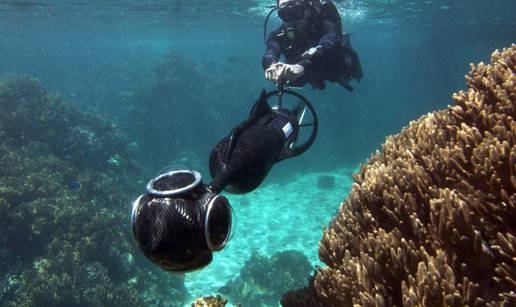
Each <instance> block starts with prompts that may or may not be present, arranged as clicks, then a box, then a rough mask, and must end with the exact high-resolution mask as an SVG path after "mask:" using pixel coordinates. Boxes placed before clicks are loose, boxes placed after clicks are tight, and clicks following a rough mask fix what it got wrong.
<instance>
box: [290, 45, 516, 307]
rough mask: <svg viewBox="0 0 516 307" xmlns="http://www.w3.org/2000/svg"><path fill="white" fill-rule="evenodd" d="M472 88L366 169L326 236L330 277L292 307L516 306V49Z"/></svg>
mask: <svg viewBox="0 0 516 307" xmlns="http://www.w3.org/2000/svg"><path fill="white" fill-rule="evenodd" d="M466 80H467V83H468V87H469V89H468V90H467V91H465V92H464V91H461V92H459V93H457V94H455V95H454V96H453V99H454V100H455V105H453V106H450V107H448V108H447V109H445V110H442V111H437V112H434V113H432V114H428V115H426V116H423V117H421V118H420V119H419V120H417V121H414V122H411V123H410V125H409V126H408V127H407V128H405V129H403V130H402V131H401V133H400V134H398V135H395V136H392V137H389V138H388V139H387V141H386V143H385V144H384V145H383V148H382V151H381V153H377V154H376V155H375V156H373V157H372V158H371V159H370V160H369V162H368V163H367V164H365V165H363V166H362V168H361V171H360V173H359V174H356V176H355V183H354V185H353V189H352V191H351V193H350V195H349V197H348V198H347V199H346V200H345V201H344V203H343V204H342V205H341V207H340V212H339V213H338V214H337V216H336V217H335V218H334V219H333V221H332V223H331V225H330V227H329V228H328V229H327V230H325V231H324V235H323V239H322V241H321V243H320V248H319V256H320V258H321V260H322V261H324V262H325V263H326V265H327V267H325V268H323V269H321V270H319V271H318V272H317V273H316V275H315V278H314V280H313V281H312V282H311V283H310V285H309V286H308V287H306V288H305V289H302V290H299V291H297V292H290V293H288V294H287V295H285V296H284V298H283V301H282V303H283V305H284V306H311V307H313V306H352V305H353V306H514V305H515V304H516V293H515V289H516V263H515V262H516V260H515V259H516V223H515V222H514V221H516V194H515V191H516V144H515V141H516V139H515V138H516V122H515V121H514V119H515V118H516V45H512V47H511V48H508V49H504V50H503V51H502V52H499V51H495V52H494V53H493V54H492V56H491V64H490V65H485V64H483V63H481V64H479V65H477V66H476V67H475V66H473V65H472V68H471V71H470V73H469V75H468V76H466Z"/></svg>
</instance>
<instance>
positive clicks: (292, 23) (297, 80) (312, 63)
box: [262, 0, 363, 91]
mask: <svg viewBox="0 0 516 307" xmlns="http://www.w3.org/2000/svg"><path fill="white" fill-rule="evenodd" d="M274 10H277V11H278V16H279V18H280V19H281V20H282V24H281V25H280V26H279V27H278V28H277V29H275V30H274V31H272V32H271V33H270V34H269V35H268V37H267V39H266V42H265V43H266V51H265V54H264V56H263V58H262V66H263V69H264V70H265V78H266V79H268V80H271V81H274V82H276V83H277V84H282V83H287V84H288V85H289V86H304V85H305V84H307V83H310V84H311V85H312V86H313V87H314V88H318V89H324V88H325V84H324V82H325V81H330V82H334V83H338V84H340V85H341V86H343V87H344V88H346V89H347V90H349V91H352V90H353V87H352V86H351V85H349V84H348V83H349V82H350V81H351V80H352V79H356V80H357V81H360V80H361V79H362V77H363V73H362V67H361V65H360V59H359V56H358V54H357V52H356V51H355V50H354V49H353V48H352V47H351V43H350V35H349V34H347V33H343V32H342V26H341V20H340V14H339V12H338V10H337V8H336V7H335V4H334V3H333V2H332V1H331V0H278V1H277V6H276V7H274V9H273V10H271V12H269V15H268V16H267V18H266V21H265V33H266V28H267V22H268V19H269V17H270V14H271V13H272V12H273V11H274ZM264 35H265V34H264ZM281 55H283V56H284V58H285V63H283V62H280V61H279V60H280V56H281Z"/></svg>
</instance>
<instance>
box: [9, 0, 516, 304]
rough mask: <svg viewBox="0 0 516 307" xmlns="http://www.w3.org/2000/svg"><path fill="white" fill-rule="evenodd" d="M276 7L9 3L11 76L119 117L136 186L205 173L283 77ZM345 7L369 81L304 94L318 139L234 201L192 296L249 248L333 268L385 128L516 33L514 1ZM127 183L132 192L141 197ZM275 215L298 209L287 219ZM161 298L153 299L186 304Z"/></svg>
mask: <svg viewBox="0 0 516 307" xmlns="http://www.w3.org/2000/svg"><path fill="white" fill-rule="evenodd" d="M272 2H273V1H258V0H255V1H235V0H231V1H229V0H224V1H222V0H219V1H206V0H195V1H134V0H126V1H98V0H95V1H64V0H60V1H58V0H46V1H15V0H13V1H0V76H2V75H7V74H17V75H18V74H27V75H30V76H32V77H34V78H36V79H37V80H39V81H40V83H41V84H42V85H43V87H44V88H46V89H47V90H49V91H50V92H54V93H59V95H60V96H61V97H62V98H63V100H64V101H65V103H67V104H70V105H74V106H75V107H77V108H78V109H79V110H81V111H83V112H93V113H96V114H101V115H102V116H105V117H106V118H108V119H109V120H111V121H112V122H113V123H114V124H115V125H116V126H117V127H119V129H120V131H121V133H122V134H123V135H124V138H125V139H126V141H127V143H128V144H129V145H128V146H129V153H130V155H131V157H132V158H133V159H135V161H137V162H138V163H139V165H140V166H141V167H142V174H145V175H141V176H140V178H139V182H137V183H136V184H135V185H136V186H141V187H142V188H143V185H142V183H144V182H146V181H147V180H148V179H149V178H148V175H149V174H154V173H156V172H157V171H158V170H159V169H160V168H161V167H164V166H166V165H170V164H182V165H188V166H190V167H192V168H195V169H196V170H198V171H200V172H201V173H202V174H203V176H204V177H205V179H206V180H208V177H209V172H208V169H207V167H208V165H207V160H208V157H209V153H210V150H211V148H212V146H213V145H214V144H215V143H216V142H217V141H218V140H219V139H220V138H221V137H223V136H224V135H225V134H226V133H228V132H229V130H230V129H231V128H232V127H233V126H234V125H236V124H237V123H238V122H240V121H241V120H242V119H244V118H245V117H246V116H247V113H248V112H249V109H250V107H251V106H252V103H253V102H254V101H255V100H256V99H257V98H258V95H259V93H260V91H261V90H262V89H264V88H265V89H267V90H271V89H273V88H274V87H273V85H272V84H271V83H269V82H267V81H266V80H265V79H264V77H263V71H262V68H261V62H260V61H261V56H262V54H263V51H264V43H263V21H264V17H265V15H266V13H267V11H268V9H267V5H270V4H273V3H272ZM335 2H337V4H338V7H339V10H340V11H341V13H342V17H343V27H344V29H345V31H347V32H349V33H351V34H352V44H353V47H354V48H355V49H356V50H357V51H358V53H359V54H360V57H361V61H362V66H363V70H364V75H365V77H364V79H363V80H362V82H361V83H359V84H356V85H355V90H354V91H353V92H348V91H345V90H344V89H343V88H341V87H339V86H337V85H334V84H329V85H327V89H326V90H324V91H320V90H312V89H310V88H308V87H307V88H304V89H300V90H298V91H299V93H301V94H303V95H305V96H306V97H307V98H308V99H309V100H310V101H312V103H313V104H314V106H315V108H316V109H317V112H318V115H319V121H320V127H319V135H318V139H317V141H316V143H315V144H314V146H313V147H311V148H310V150H309V151H307V152H306V153H305V154H303V155H302V156H300V157H297V158H295V159H291V160H288V161H285V162H282V163H280V164H278V165H276V166H275V167H274V169H273V170H272V172H271V174H270V175H269V177H268V178H267V180H266V182H265V183H264V184H263V185H262V187H260V188H259V189H258V190H257V191H255V192H253V193H252V194H249V195H246V196H242V197H240V196H239V197H234V196H230V201H232V202H234V203H235V204H234V206H235V207H236V208H235V211H236V213H237V216H238V218H239V225H240V226H239V228H238V231H237V233H236V234H235V236H234V238H233V240H232V242H230V244H229V246H228V248H227V249H226V250H224V251H223V252H221V253H220V254H219V255H217V256H216V258H215V260H214V263H213V264H212V265H211V266H210V267H208V269H206V271H204V272H201V273H197V274H193V275H192V276H190V277H188V276H187V277H186V279H185V282H186V283H185V284H186V287H187V289H188V291H189V292H190V293H191V294H192V295H193V296H195V295H203V294H205V295H209V294H213V293H215V292H216V291H217V289H218V288H219V287H220V286H221V285H223V284H224V283H225V282H226V281H227V280H229V279H231V278H234V277H236V276H237V275H238V273H239V270H240V268H241V266H242V265H243V263H244V262H245V260H247V259H249V257H250V255H251V253H252V251H258V252H260V253H262V254H268V255H271V254H273V253H275V252H277V251H280V250H285V249H289V248H291V249H297V250H300V251H301V252H303V253H304V254H305V255H306V256H307V257H308V258H309V259H310V261H311V263H312V264H313V265H321V263H319V262H318V260H317V240H318V239H319V238H320V236H321V226H322V225H325V224H327V223H328V222H329V220H330V219H331V216H332V215H333V214H334V213H335V212H336V211H337V209H338V207H339V203H340V201H341V200H342V199H344V197H345V196H346V195H347V192H348V190H349V188H350V186H351V177H350V174H351V172H352V170H356V168H357V167H358V165H359V164H360V163H362V162H364V161H365V160H366V159H367V158H368V157H369V156H370V155H371V153H372V152H374V151H375V150H377V149H380V145H381V143H382V142H383V141H384V140H385V137H386V136H388V135H390V134H393V133H397V132H398V131H399V130H400V129H401V128H402V127H404V126H406V125H407V124H408V122H409V121H410V120H414V119H417V118H418V117H419V116H421V115H423V114H426V113H427V112H431V111H434V110H437V109H442V108H444V107H446V106H447V105H448V104H451V103H452V100H451V94H452V93H453V92H456V91H458V90H461V89H464V88H465V82H464V75H465V74H466V73H467V71H468V70H469V64H470V63H477V62H480V61H484V62H486V61H489V56H490V54H491V52H492V51H493V50H494V49H497V48H498V49H501V48H503V47H506V46H510V44H511V43H515V38H516V37H515V33H516V19H515V18H514V12H516V2H514V1H509V0H498V1H478V0H473V1H421V0H417V1H410V2H405V1H383V0H382V1H371V0H370V1H354V0H350V1H335ZM275 24H277V20H276V19H274V18H273V20H272V22H271V25H270V27H272V26H274V25H275ZM165 77H166V78H169V79H167V80H166V82H164V81H163V78H165ZM321 174H331V175H334V176H336V178H337V179H338V180H340V185H338V188H336V189H334V190H331V192H329V191H326V190H320V189H318V188H317V187H316V181H317V177H318V176H319V175H321ZM111 175H112V176H116V174H114V175H113V174H111ZM0 176H3V174H2V173H0ZM74 180H75V179H74ZM74 182H75V181H74ZM77 182H79V181H77ZM296 190H299V191H306V193H304V194H300V193H296V192H295V191H296ZM80 191H81V193H86V191H85V188H84V187H82V186H81V189H80ZM131 191H132V192H130V193H129V194H130V195H127V200H129V199H131V198H134V197H136V196H137V195H138V193H140V192H141V190H138V189H133V190H131ZM232 197H233V198H232ZM1 198H2V194H0V199H1ZM121 202H122V204H120V206H118V207H115V208H117V210H128V209H127V208H128V205H127V203H128V201H121ZM239 202H244V203H245V204H246V205H245V206H244V205H243V206H239V205H238V203H239ZM299 204H302V205H299ZM304 206H307V207H308V208H310V207H311V206H313V207H315V208H316V210H315V211H314V212H312V211H311V210H308V209H306V208H305V207H304ZM278 208H279V209H278ZM278 210H279V211H281V212H283V213H284V214H287V215H285V216H282V217H278ZM285 212H286V213H285ZM274 220H277V222H275V221H274ZM121 223H122V221H121ZM289 223H296V224H295V225H299V224H305V225H307V226H306V227H295V226H294V224H289ZM292 233H295V235H292ZM289 236H291V238H290V239H289ZM0 242H2V241H0ZM287 243H288V244H287ZM0 250H9V246H0ZM132 253H134V254H135V255H137V253H138V251H137V250H136V248H134V247H133V250H132ZM23 256H24V255H17V257H23ZM11 257H13V256H11ZM31 257H34V259H36V257H37V256H34V255H32V256H31ZM31 259H32V258H31ZM31 261H32V260H29V261H28V264H26V266H27V267H30V266H31V265H30V262H31ZM15 262H16V261H11V262H9V263H11V266H12V263H15ZM2 263H3V262H2ZM137 263H138V262H137ZM151 270H152V269H151ZM156 270H157V269H156ZM1 271H2V274H6V273H5V272H11V273H9V274H11V275H13V274H16V273H15V272H14V273H13V271H12V270H7V269H2V270H1ZM11 275H9V276H7V275H5V276H6V277H9V278H10V277H11ZM159 276H162V275H159ZM214 276H215V277H214ZM3 278H4V277H2V276H0V281H1V280H5V279H3ZM130 280H131V279H130V278H129V279H128V281H127V282H128V283H129V282H130ZM120 282H122V281H120ZM4 283H5V282H4ZM155 283H156V284H161V283H163V280H161V279H159V278H158V279H156V280H155ZM7 284H8V282H7ZM139 291H141V293H148V291H147V292H145V291H146V290H145V289H139ZM149 291H150V290H149ZM153 291H154V290H153ZM156 291H157V290H156ZM0 293H1V292H0ZM17 293H18V294H17V295H23V293H22V292H17ZM160 293H167V291H166V290H164V292H160ZM142 295H144V294H142ZM146 295H148V294H146ZM162 295H163V297H162V300H160V301H155V302H154V303H153V304H155V305H167V304H168V305H181V304H188V303H189V300H187V301H185V302H173V301H167V300H166V294H162ZM163 300H164V301H163Z"/></svg>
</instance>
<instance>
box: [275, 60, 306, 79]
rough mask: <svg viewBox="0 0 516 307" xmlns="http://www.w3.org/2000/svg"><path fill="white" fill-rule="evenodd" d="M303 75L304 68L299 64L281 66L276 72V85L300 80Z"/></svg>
mask: <svg viewBox="0 0 516 307" xmlns="http://www.w3.org/2000/svg"><path fill="white" fill-rule="evenodd" d="M304 73H305V68H304V67H303V66H301V65H299V64H283V66H281V68H280V69H279V71H278V76H277V78H276V80H275V81H276V83H277V84H282V83H285V82H289V81H290V82H293V81H296V80H297V79H298V78H300V77H301V76H302V75H303V74H304Z"/></svg>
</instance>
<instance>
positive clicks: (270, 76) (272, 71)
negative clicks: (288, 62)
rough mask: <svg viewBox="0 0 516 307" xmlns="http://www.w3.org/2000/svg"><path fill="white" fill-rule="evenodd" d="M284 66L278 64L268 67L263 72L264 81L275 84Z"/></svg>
mask: <svg viewBox="0 0 516 307" xmlns="http://www.w3.org/2000/svg"><path fill="white" fill-rule="evenodd" d="M284 65H285V64H284V63H281V62H278V63H274V64H272V65H271V66H269V68H267V69H266V70H265V79H267V80H270V81H274V82H276V80H277V79H278V75H279V72H280V71H281V70H282V67H283V66H284Z"/></svg>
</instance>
